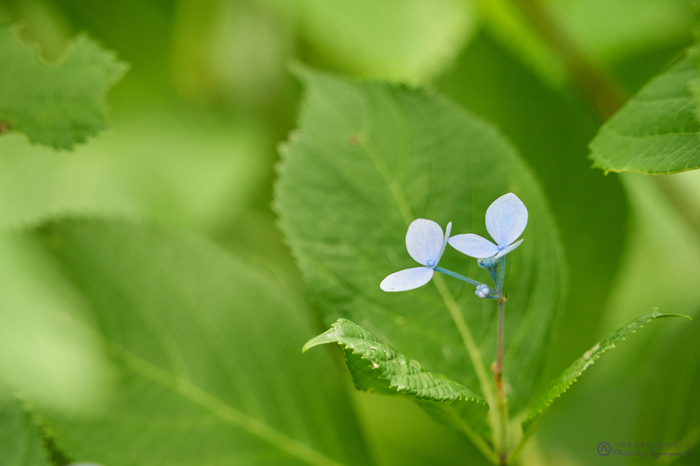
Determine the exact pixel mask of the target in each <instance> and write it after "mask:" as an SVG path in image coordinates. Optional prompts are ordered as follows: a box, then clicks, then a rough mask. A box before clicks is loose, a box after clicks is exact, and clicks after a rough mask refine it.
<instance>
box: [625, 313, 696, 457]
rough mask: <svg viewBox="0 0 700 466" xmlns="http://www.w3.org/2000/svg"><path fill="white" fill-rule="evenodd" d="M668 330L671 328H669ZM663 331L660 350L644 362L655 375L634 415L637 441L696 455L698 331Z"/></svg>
mask: <svg viewBox="0 0 700 466" xmlns="http://www.w3.org/2000/svg"><path fill="white" fill-rule="evenodd" d="M669 327H670V326H669ZM674 327H675V328H665V329H664V330H665V331H664V332H663V337H662V338H661V341H663V342H664V346H663V348H660V349H659V351H658V352H656V353H655V354H654V355H653V356H652V359H651V360H649V359H646V361H645V362H647V363H649V367H653V368H654V371H653V372H650V373H648V374H646V377H645V379H646V380H645V381H644V383H643V384H642V386H641V387H642V389H641V390H639V392H640V394H641V402H640V403H639V404H640V409H639V412H638V413H637V416H636V417H637V429H636V432H635V437H636V438H654V439H658V441H660V442H668V444H675V443H677V444H679V446H680V447H682V448H683V450H685V449H687V448H688V449H689V448H692V449H693V450H696V451H697V445H698V444H699V443H700V399H698V396H697V390H696V388H697V387H698V384H700V327H699V326H698V325H697V324H696V323H693V325H683V326H682V327H679V326H674ZM692 456H693V455H689V456H686V457H682V458H677V459H676V461H674V464H678V465H680V464H683V465H691V464H694V463H697V461H696V460H697V458H692Z"/></svg>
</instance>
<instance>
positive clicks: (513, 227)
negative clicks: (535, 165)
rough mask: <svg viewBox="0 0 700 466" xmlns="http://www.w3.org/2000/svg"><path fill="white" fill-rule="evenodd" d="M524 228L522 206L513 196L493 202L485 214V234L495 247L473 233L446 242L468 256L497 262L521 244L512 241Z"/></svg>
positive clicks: (524, 211)
mask: <svg viewBox="0 0 700 466" xmlns="http://www.w3.org/2000/svg"><path fill="white" fill-rule="evenodd" d="M526 225H527V209H526V208H525V204H523V201H521V200H520V199H518V196H516V195H515V194H513V193H508V194H504V195H503V196H501V197H499V198H498V199H496V200H495V201H493V203H492V204H491V205H490V206H489V208H488V209H487V210H486V230H487V231H488V232H489V234H490V235H491V238H493V239H494V240H495V241H496V244H493V243H492V242H491V241H489V240H487V239H486V238H482V237H481V236H479V235H475V234H473V233H467V234H464V235H455V236H453V237H452V238H450V240H449V242H450V246H452V247H453V248H455V249H456V250H458V251H459V252H461V253H463V254H466V255H467V256H471V257H475V258H477V259H485V258H487V257H493V258H494V259H498V258H499V257H502V256H505V255H506V254H508V253H509V252H511V251H512V250H513V249H515V248H517V247H518V246H520V243H522V242H523V240H520V241H515V240H516V239H518V237H519V236H520V235H521V234H522V233H523V231H524V230H525V226H526Z"/></svg>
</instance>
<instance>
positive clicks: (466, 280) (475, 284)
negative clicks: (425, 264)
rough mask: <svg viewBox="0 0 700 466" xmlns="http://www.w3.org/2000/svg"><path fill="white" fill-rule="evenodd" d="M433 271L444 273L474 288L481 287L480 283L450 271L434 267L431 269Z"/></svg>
mask: <svg viewBox="0 0 700 466" xmlns="http://www.w3.org/2000/svg"><path fill="white" fill-rule="evenodd" d="M433 270H435V271H436V272H441V273H444V274H445V275H449V276H451V277H455V278H457V279H459V280H462V281H463V282H467V283H469V284H471V285H474V286H479V285H482V283H479V282H477V281H476V280H472V279H471V278H468V277H465V276H464V275H460V274H458V273H455V272H453V271H451V270H447V269H443V268H442V267H438V266H435V267H433Z"/></svg>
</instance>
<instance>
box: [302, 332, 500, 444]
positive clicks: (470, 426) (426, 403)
mask: <svg viewBox="0 0 700 466" xmlns="http://www.w3.org/2000/svg"><path fill="white" fill-rule="evenodd" d="M328 343H338V344H339V345H340V346H342V347H343V350H344V354H345V364H347V366H348V369H349V370H350V374H352V379H353V381H354V383H355V387H356V388H357V389H358V390H363V391H369V392H376V393H380V394H384V395H396V394H401V395H406V396H408V397H410V398H413V399H415V400H416V401H417V402H418V403H419V404H420V405H421V406H422V407H423V408H424V409H426V410H427V411H428V412H429V413H431V414H432V415H434V416H435V417H436V418H437V419H438V420H439V421H441V422H444V423H446V424H448V425H452V426H453V427H455V428H457V429H458V430H460V431H462V432H464V433H465V434H466V435H467V436H469V437H470V438H471V439H472V440H473V441H474V442H475V443H476V444H477V445H478V447H479V448H480V449H481V450H482V452H484V453H485V454H486V455H487V456H492V454H491V452H490V449H489V447H488V446H487V445H486V444H485V443H479V442H480V441H479V438H480V437H478V436H477V435H475V434H477V433H478V434H481V433H483V432H485V431H486V427H487V426H486V413H487V411H488V405H487V404H486V401H485V400H484V399H483V398H481V397H480V396H478V395H475V394H474V393H473V392H471V391H470V390H468V389H467V388H465V387H464V386H463V385H461V384H459V383H457V382H455V381H454V380H450V379H448V378H447V377H445V376H443V375H440V374H433V373H432V372H429V371H427V370H426V369H425V367H423V365H422V364H421V363H419V362H418V361H415V360H410V359H408V358H407V357H406V356H404V355H403V354H401V353H399V352H398V351H396V350H395V349H394V348H393V347H392V346H391V345H390V344H389V343H387V342H385V341H384V340H382V339H380V338H378V337H376V336H374V335H372V334H371V333H370V332H368V331H367V330H365V329H363V328H362V327H360V326H359V325H357V324H355V323H353V322H351V321H349V320H347V319H339V320H338V321H337V322H335V323H334V324H333V325H332V326H331V328H330V329H328V330H327V331H326V332H324V333H322V334H321V335H319V336H317V337H315V338H312V339H311V340H309V341H308V342H307V343H306V344H305V345H304V348H303V350H302V351H303V352H305V351H306V350H308V349H309V348H313V347H314V346H318V345H323V344H328ZM462 419H467V422H464V421H462ZM475 429H478V430H477V431H476V432H475Z"/></svg>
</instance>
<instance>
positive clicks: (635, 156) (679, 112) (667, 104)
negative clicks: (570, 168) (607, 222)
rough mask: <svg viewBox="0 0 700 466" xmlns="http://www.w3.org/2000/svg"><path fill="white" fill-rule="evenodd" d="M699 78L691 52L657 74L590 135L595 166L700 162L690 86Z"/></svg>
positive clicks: (668, 168) (653, 168)
mask: <svg viewBox="0 0 700 466" xmlns="http://www.w3.org/2000/svg"><path fill="white" fill-rule="evenodd" d="M694 50H695V49H694ZM693 53H697V52H696V51H691V52H689V54H690V55H692V54H693ZM697 79H698V70H697V69H696V68H695V65H694V63H693V60H692V58H691V56H687V57H685V58H684V59H682V60H681V61H679V62H678V63H676V64H675V65H673V66H672V67H671V68H670V69H669V70H668V71H666V72H664V73H662V74H660V75H659V76H657V77H655V78H654V79H652V80H651V81H650V82H649V83H648V84H647V85H646V86H645V87H644V88H643V89H642V90H641V91H639V93H638V94H637V95H635V96H634V97H633V98H632V99H631V100H630V101H629V102H627V104H625V106H624V107H622V109H621V110H620V111H619V112H617V113H616V114H615V115H613V117H612V118H610V120H608V121H607V122H606V123H605V124H604V125H603V126H602V127H601V128H600V130H599V131H598V134H597V135H596V137H595V139H593V141H591V145H590V148H591V155H590V157H591V159H593V162H594V164H593V166H594V167H597V168H601V169H603V170H605V171H606V172H610V171H615V172H622V171H631V172H638V173H646V174H666V173H677V172H682V171H686V170H692V169H695V168H698V167H700V122H698V119H697V118H696V115H695V111H696V103H695V101H694V100H693V95H692V92H691V83H692V82H694V81H696V80H697Z"/></svg>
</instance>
